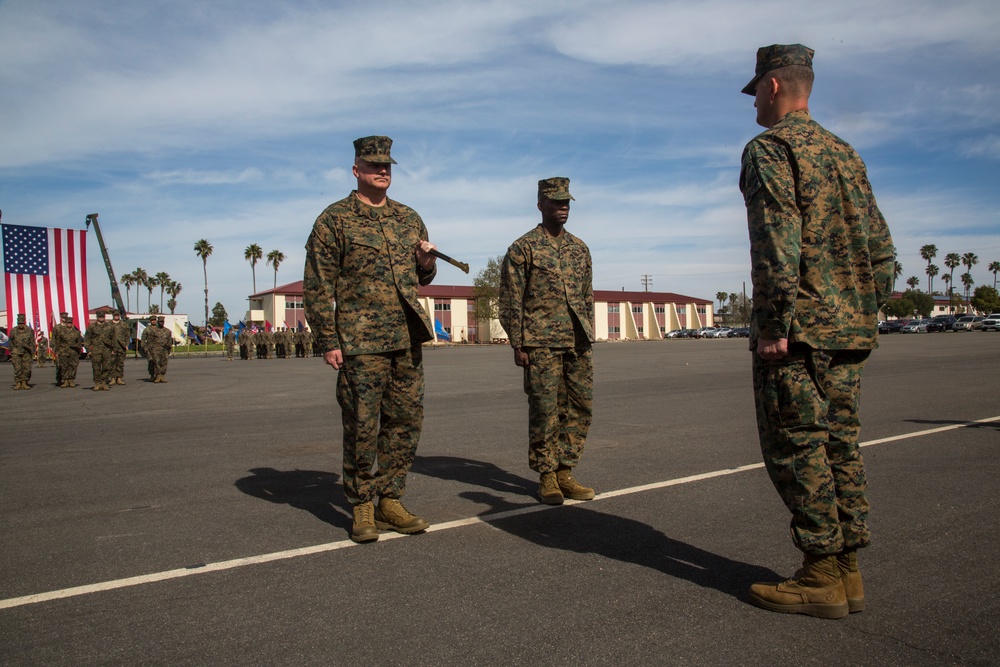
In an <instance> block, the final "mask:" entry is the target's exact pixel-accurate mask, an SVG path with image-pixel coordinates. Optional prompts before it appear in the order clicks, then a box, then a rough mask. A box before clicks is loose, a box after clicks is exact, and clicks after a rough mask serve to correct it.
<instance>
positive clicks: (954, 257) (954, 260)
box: [944, 252, 962, 298]
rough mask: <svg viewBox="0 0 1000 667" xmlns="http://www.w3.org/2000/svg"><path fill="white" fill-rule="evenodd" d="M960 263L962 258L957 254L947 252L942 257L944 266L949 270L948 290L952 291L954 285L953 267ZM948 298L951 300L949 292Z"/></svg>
mask: <svg viewBox="0 0 1000 667" xmlns="http://www.w3.org/2000/svg"><path fill="white" fill-rule="evenodd" d="M961 263H962V258H961V257H960V256H959V255H958V253H957V252H949V253H948V254H947V255H945V256H944V265H945V266H947V267H948V268H949V269H951V270H950V271H949V272H948V284H949V285H951V287H949V288H948V289H953V288H954V285H955V267H957V266H958V265H959V264H961ZM948 298H951V292H948Z"/></svg>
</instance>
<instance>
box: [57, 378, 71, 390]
mask: <svg viewBox="0 0 1000 667" xmlns="http://www.w3.org/2000/svg"><path fill="white" fill-rule="evenodd" d="M59 388H60V389H69V382H66V380H63V381H62V382H60V383H59Z"/></svg>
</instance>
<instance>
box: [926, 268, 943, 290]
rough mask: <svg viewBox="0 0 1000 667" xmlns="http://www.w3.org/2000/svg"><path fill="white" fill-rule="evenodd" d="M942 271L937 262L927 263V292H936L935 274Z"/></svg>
mask: <svg viewBox="0 0 1000 667" xmlns="http://www.w3.org/2000/svg"><path fill="white" fill-rule="evenodd" d="M938 272H940V269H939V268H938V266H937V264H928V265H927V293H928V294H934V276H936V275H937V274H938Z"/></svg>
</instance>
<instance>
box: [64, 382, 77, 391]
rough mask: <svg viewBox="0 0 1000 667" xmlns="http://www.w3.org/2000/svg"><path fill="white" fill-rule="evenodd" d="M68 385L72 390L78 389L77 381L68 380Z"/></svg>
mask: <svg viewBox="0 0 1000 667" xmlns="http://www.w3.org/2000/svg"><path fill="white" fill-rule="evenodd" d="M66 384H68V385H69V388H70V389H76V381H75V380H68V381H67V382H66Z"/></svg>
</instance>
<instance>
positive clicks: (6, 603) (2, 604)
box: [0, 416, 1000, 609]
mask: <svg viewBox="0 0 1000 667" xmlns="http://www.w3.org/2000/svg"><path fill="white" fill-rule="evenodd" d="M995 421H1000V416H996V417H988V418H986V419H977V420H976V421H971V422H963V423H960V424H950V425H948V426H941V427H938V428H932V429H927V430H925V431H915V432H913V433H904V434H901V435H894V436H890V437H887V438H879V439H878V440H869V441H868V442H863V443H861V447H871V446H872V445H881V444H884V443H887V442H897V441H900V440H908V439H910V438H919V437H921V436H925V435H933V434H935V433H943V432H945V431H953V430H955V429H959V428H965V427H967V426H974V425H976V424H986V423H989V422H995ZM763 467H764V464H763V463H752V464H750V465H745V466H740V467H738V468H726V469H723V470H715V471H712V472H706V473H701V474H698V475H690V476H688V477H678V478H677V479H670V480H666V481H663V482H656V483H653V484H643V485H641V486H633V487H629V488H627V489H618V490H617V491H608V492H605V493H601V494H598V495H597V496H596V497H595V498H594V500H592V501H573V500H570V501H567V502H566V503H565V505H577V504H580V503H583V502H596V501H598V500H607V499H609V498H618V497H621V496H628V495H632V494H636V493H643V492H646V491H654V490H656V489H663V488H666V487H669V486H677V485H680V484H690V483H692V482H700V481H702V480H706V479H712V478H715V477H724V476H726V475H733V474H736V473H740V472H746V471H747V470H756V469H758V468H763ZM547 509H554V506H552V505H542V504H531V505H525V506H523V507H516V508H514V509H510V510H507V511H504V512H497V513H495V514H487V515H484V516H473V517H468V518H466V519H457V520H455V521H448V522H446V523H440V524H435V525H433V526H431V527H430V528H428V529H427V532H428V533H434V532H438V531H441V530H451V529H453V528H462V527H464V526H473V525H476V524H482V523H493V522H495V521H502V520H503V519H508V518H510V517H513V516H519V515H521V514H531V513H533V512H541V511H543V510H547ZM400 537H405V535H401V534H399V533H383V534H381V535H379V541H380V542H384V541H385V540H393V539H398V538H400ZM355 546H359V545H357V544H355V543H354V542H352V541H351V540H342V541H340V542H328V543H326V544H317V545H314V546H311V547H301V548H298V549H288V550H287V551H276V552H273V553H269V554H261V555H259V556H247V557H246V558H234V559H232V560H226V561H221V562H218V563H207V564H205V565H200V566H193V567H185V568H180V569H177V570H166V571H164V572H154V573H152V574H143V575H139V576H137V577H128V578H126V579H115V580H113V581H104V582H100V583H97V584H88V585H86V586H75V587H73V588H63V589H60V590H56V591H49V592H47V593H36V594H34V595H25V596H22V597H16V598H8V599H6V600H0V609H10V608H13V607H21V606H24V605H29V604H38V603H40V602H50V601H52V600H61V599H63V598H70V597H77V596H80V595H88V594H91V593H100V592H103V591H112V590H116V589H119V588H128V587H129V586H141V585H143V584H151V583H154V582H157V581H167V580H169V579H179V578H181V577H190V576H193V575H196V574H207V573H208V572H220V571H222V570H232V569H234V568H238V567H246V566H248V565H260V564H262V563H271V562H274V561H279V560H287V559H289V558H299V557H300V556H311V555H313V554H318V553H324V552H327V551H337V550H338V549H346V548H347V547H355ZM369 548H370V547H369Z"/></svg>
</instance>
